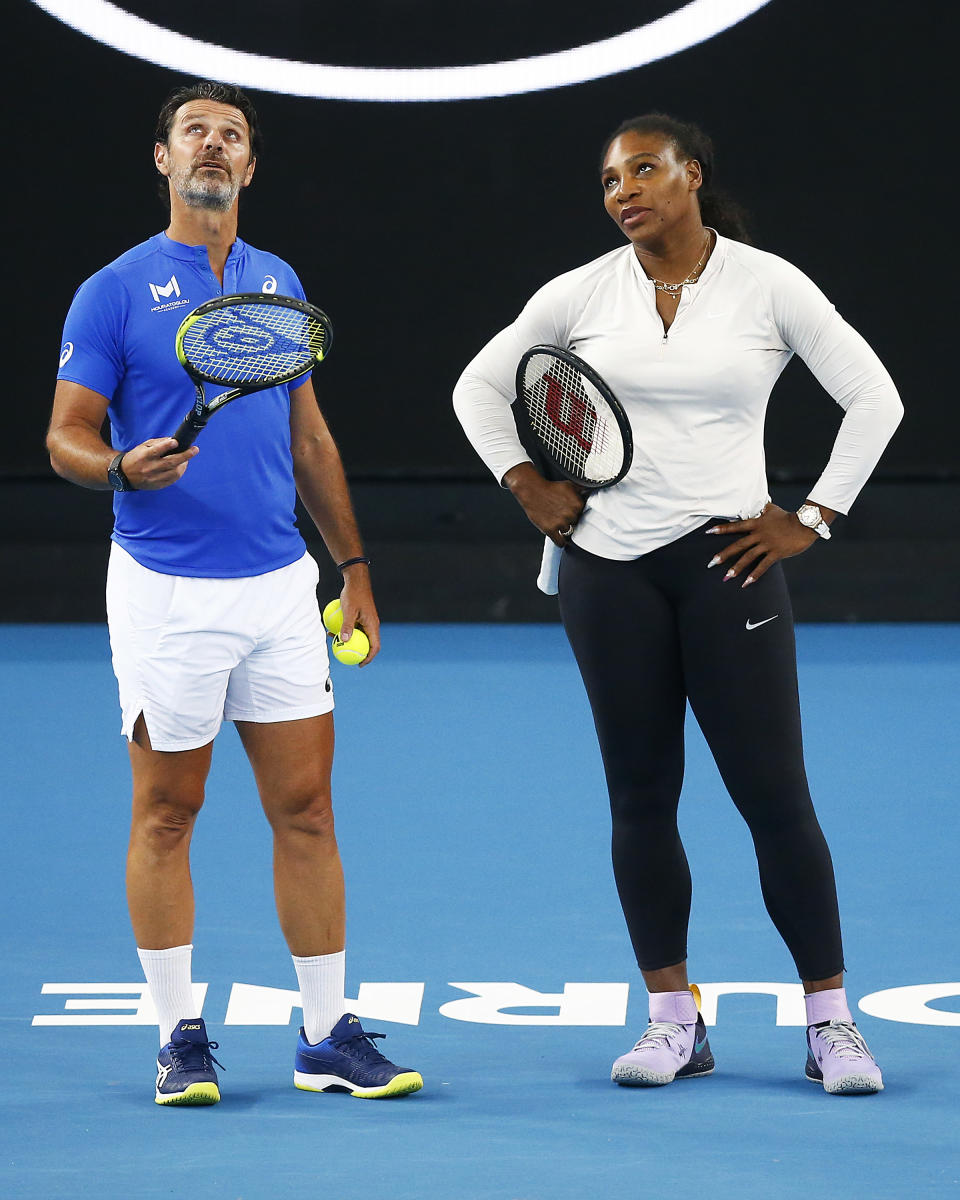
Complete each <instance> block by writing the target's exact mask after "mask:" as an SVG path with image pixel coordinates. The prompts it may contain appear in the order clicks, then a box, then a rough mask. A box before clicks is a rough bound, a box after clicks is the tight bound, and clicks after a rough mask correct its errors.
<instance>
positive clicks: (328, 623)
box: [323, 600, 343, 637]
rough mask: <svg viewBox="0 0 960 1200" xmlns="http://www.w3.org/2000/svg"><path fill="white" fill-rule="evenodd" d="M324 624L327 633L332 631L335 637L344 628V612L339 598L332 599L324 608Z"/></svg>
mask: <svg viewBox="0 0 960 1200" xmlns="http://www.w3.org/2000/svg"><path fill="white" fill-rule="evenodd" d="M323 626H324V628H325V629H326V631H327V633H332V634H333V636H334V637H336V636H337V634H338V633H339V632H340V630H341V629H342V628H343V613H342V611H341V609H340V601H339V600H331V601H330V603H329V604H328V605H327V607H326V608H325V609H324V610H323Z"/></svg>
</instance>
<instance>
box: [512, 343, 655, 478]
mask: <svg viewBox="0 0 960 1200" xmlns="http://www.w3.org/2000/svg"><path fill="white" fill-rule="evenodd" d="M538 354H539V355H549V356H550V357H551V358H555V359H558V360H559V361H560V362H562V363H564V364H565V365H566V366H567V367H570V368H572V369H573V370H574V371H577V372H578V373H579V374H580V375H582V376H583V378H584V379H586V381H587V382H588V383H589V384H590V385H591V386H592V387H594V388H595V389H596V390H597V391H598V392H599V393H600V395H601V396H602V397H603V399H604V401H605V402H606V403H607V405H608V406H609V408H610V411H611V413H612V414H613V418H614V420H615V421H616V423H617V426H618V427H619V430H620V436H621V438H622V440H623V462H622V464H621V466H620V470H619V471H618V472H617V474H616V475H615V476H614V477H613V478H612V479H605V480H603V481H602V482H601V483H596V482H590V481H587V480H585V479H584V478H583V476H582V475H578V474H576V473H575V472H573V471H570V470H569V469H568V468H566V467H565V466H564V465H563V464H562V463H560V462H558V461H557V460H556V458H555V457H554V455H553V454H551V452H550V450H549V448H548V447H547V446H546V445H545V443H544V442H543V441H542V439H541V438H540V436H539V434H538V433H537V431H536V429H535V428H534V426H533V423H532V421H531V420H530V414H529V411H528V407H527V403H526V399H525V391H526V388H525V386H524V371H525V368H526V366H527V363H529V362H530V360H531V359H532V358H534V357H535V356H536V355H538ZM516 392H517V407H516V411H517V412H518V414H522V419H523V426H524V427H525V429H526V431H527V434H528V437H527V438H523V437H521V440H522V441H523V442H524V449H526V450H527V451H529V450H530V448H531V447H530V444H529V443H530V440H532V441H533V442H534V443H535V446H534V448H535V449H536V451H537V455H538V457H539V458H540V461H541V463H543V464H544V465H546V467H547V468H548V470H549V472H551V473H554V474H555V475H556V476H557V477H559V479H566V480H568V481H569V482H570V483H574V484H576V485H577V486H578V487H581V488H586V489H587V490H588V491H591V492H595V491H601V490H602V489H603V488H608V487H613V486H614V485H615V484H617V483H619V482H620V480H621V479H623V477H624V475H626V473H627V472H628V471H629V470H630V466H631V464H632V462H633V431H632V429H631V428H630V421H629V419H628V417H627V414H626V412H625V410H624V407H623V405H622V404H621V403H620V401H619V400H618V399H617V398H616V396H615V395H614V394H613V392H612V391H611V390H610V385H609V384H608V383H607V382H606V380H605V379H603V378H602V377H601V376H600V375H599V374H598V373H597V372H596V371H595V370H594V369H593V367H591V366H590V364H589V363H587V362H584V361H583V359H582V358H580V357H579V355H576V354H574V353H573V351H572V350H564V349H563V348H562V347H560V346H550V345H538V346H531V347H530V348H529V349H528V350H525V351H524V352H523V354H522V355H521V356H520V362H519V363H518V365H517V373H516Z"/></svg>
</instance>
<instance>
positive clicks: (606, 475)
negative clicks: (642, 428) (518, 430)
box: [523, 354, 625, 486]
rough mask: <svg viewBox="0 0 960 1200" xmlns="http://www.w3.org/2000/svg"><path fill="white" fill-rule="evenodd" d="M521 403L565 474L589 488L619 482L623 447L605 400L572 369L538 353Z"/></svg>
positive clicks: (529, 367)
mask: <svg viewBox="0 0 960 1200" xmlns="http://www.w3.org/2000/svg"><path fill="white" fill-rule="evenodd" d="M523 400H524V404H525V406H526V409H527V414H528V416H529V418H530V424H531V426H532V427H533V430H534V432H535V433H536V435H537V437H538V438H539V439H540V441H541V442H542V443H543V445H544V447H545V449H546V450H547V453H548V454H549V455H550V456H551V457H552V458H553V459H554V461H555V462H556V463H557V465H558V466H560V467H561V468H562V469H563V470H564V471H566V472H569V473H571V474H574V475H576V476H578V477H579V478H580V479H581V480H582V481H583V482H584V483H585V484H587V485H591V486H598V485H600V484H603V483H607V482H610V481H611V480H613V479H615V478H616V477H617V475H618V474H619V472H620V469H621V467H622V466H623V460H624V453H625V446H624V440H623V435H622V433H621V430H620V425H619V423H618V421H617V419H616V417H615V416H614V414H613V412H612V410H611V408H610V406H609V404H608V403H607V401H606V399H605V398H604V397H603V395H602V394H601V393H600V392H599V391H598V390H597V388H595V387H594V386H593V384H592V383H591V382H590V380H589V379H586V378H585V377H584V376H583V375H582V374H581V373H580V372H579V371H578V370H577V369H576V368H575V367H574V366H572V365H571V364H570V363H566V362H564V361H563V360H562V359H558V358H554V357H553V356H552V355H548V354H536V355H534V356H533V357H531V359H530V360H529V362H528V363H527V365H526V368H525V370H524V375H523Z"/></svg>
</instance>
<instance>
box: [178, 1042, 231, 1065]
mask: <svg viewBox="0 0 960 1200" xmlns="http://www.w3.org/2000/svg"><path fill="white" fill-rule="evenodd" d="M219 1049H220V1043H219V1042H180V1043H179V1044H178V1043H177V1042H173V1043H172V1044H171V1046H170V1057H171V1058H172V1059H173V1065H174V1066H175V1067H176V1068H177V1070H178V1071H184V1070H186V1071H209V1070H210V1064H211V1062H215V1063H216V1064H217V1066H218V1067H219V1068H220V1070H221V1071H225V1070H226V1069H227V1068H226V1067H225V1066H224V1065H223V1063H222V1062H220V1060H219V1059H218V1058H214V1056H213V1055H212V1054H210V1053H208V1051H210V1050H219ZM197 1057H199V1059H200V1061H199V1063H198V1062H197V1061H196V1058H197Z"/></svg>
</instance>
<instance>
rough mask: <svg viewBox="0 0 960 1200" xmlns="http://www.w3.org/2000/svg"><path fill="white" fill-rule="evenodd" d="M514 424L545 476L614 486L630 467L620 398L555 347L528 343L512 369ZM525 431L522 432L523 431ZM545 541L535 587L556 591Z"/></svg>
mask: <svg viewBox="0 0 960 1200" xmlns="http://www.w3.org/2000/svg"><path fill="white" fill-rule="evenodd" d="M517 400H518V401H519V403H518V404H517V406H516V408H517V410H518V417H519V418H520V420H519V421H518V428H519V429H520V432H521V440H522V441H523V442H524V445H525V447H526V449H527V450H528V451H529V450H531V449H532V450H534V451H535V454H534V455H532V457H536V458H538V459H539V464H538V465H539V466H540V467H541V471H542V473H543V474H544V475H546V476H547V478H552V479H568V480H569V481H570V482H571V483H574V484H576V485H577V487H579V488H583V489H584V490H586V491H591V492H592V491H598V490H599V489H601V488H608V487H613V485H614V484H615V483H619V482H620V480H621V479H622V478H623V477H624V475H626V473H627V471H629V470H630V464H631V462H632V461H633V434H632V433H631V431H630V422H629V421H628V420H627V414H626V413H625V412H624V410H623V406H622V405H621V404H620V401H619V400H618V399H617V398H616V396H614V394H613V392H612V391H611V390H610V388H609V387H608V385H607V384H606V383H605V381H604V380H603V379H601V377H600V376H599V375H598V374H597V372H596V371H595V370H594V369H593V368H592V367H591V366H590V365H589V364H588V363H585V362H584V361H583V359H581V358H578V357H577V355H576V354H573V353H571V352H570V351H569V350H562V349H561V348H560V347H559V346H531V348H530V349H529V350H526V351H525V352H524V354H523V356H522V358H521V359H520V363H519V365H518V367H517ZM524 432H526V434H527V436H526V437H524V436H523V434H524ZM562 553H563V551H562V549H561V547H559V546H557V545H556V544H555V543H554V542H553V541H551V539H550V538H546V539H545V540H544V546H543V560H542V562H541V565H540V575H539V577H538V579H537V586H538V587H539V588H540V590H541V591H542V592H546V594H547V595H548V596H555V595H556V594H557V577H558V574H559V571H560V556H561V554H562Z"/></svg>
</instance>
